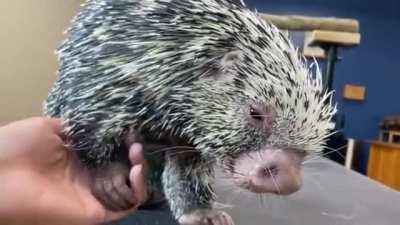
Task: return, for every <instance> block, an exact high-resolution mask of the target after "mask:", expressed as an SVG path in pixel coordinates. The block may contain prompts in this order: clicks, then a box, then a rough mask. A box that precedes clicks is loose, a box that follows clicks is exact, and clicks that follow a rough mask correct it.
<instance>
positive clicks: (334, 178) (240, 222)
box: [114, 159, 400, 225]
mask: <svg viewBox="0 0 400 225" xmlns="http://www.w3.org/2000/svg"><path fill="white" fill-rule="evenodd" d="M304 169H305V171H304V175H305V178H304V186H303V188H302V190H301V191H299V192H297V193H296V194H294V195H291V196H288V197H277V196H263V197H262V198H260V196H258V195H255V194H251V193H248V192H246V191H238V190H239V189H237V188H234V187H232V186H231V185H229V184H227V183H226V182H225V181H224V179H219V181H218V182H217V185H216V191H217V193H218V195H219V199H218V202H221V203H223V204H228V205H233V206H231V207H228V208H225V211H227V212H229V213H230V215H231V216H232V217H233V219H234V220H235V223H236V225H399V224H400V193H399V192H396V191H394V190H391V189H389V188H387V187H385V186H383V185H381V184H379V183H377V182H375V181H373V180H371V179H369V178H367V177H365V176H362V175H360V174H357V173H355V172H353V171H350V170H347V169H345V168H344V167H342V166H341V165H338V164H336V163H334V162H332V161H329V160H326V159H318V160H315V161H312V162H310V163H308V164H307V165H306V166H305V168H304ZM399 172H400V171H399ZM114 224H116V225H128V224H129V225H175V224H176V222H175V221H174V220H173V219H172V218H171V216H170V215H169V212H168V211H154V212H153V211H151V212H139V213H136V214H135V215H132V216H130V217H128V218H126V219H124V220H121V221H119V222H116V223H114Z"/></svg>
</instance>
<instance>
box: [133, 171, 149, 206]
mask: <svg viewBox="0 0 400 225" xmlns="http://www.w3.org/2000/svg"><path fill="white" fill-rule="evenodd" d="M129 178H130V181H131V187H132V189H133V192H134V195H135V197H136V199H138V200H139V203H144V202H145V201H146V200H147V189H146V182H145V179H144V175H143V165H136V166H134V167H133V168H132V169H131V172H130V175H129Z"/></svg>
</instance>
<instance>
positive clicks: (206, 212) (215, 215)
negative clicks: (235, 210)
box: [179, 209, 234, 225]
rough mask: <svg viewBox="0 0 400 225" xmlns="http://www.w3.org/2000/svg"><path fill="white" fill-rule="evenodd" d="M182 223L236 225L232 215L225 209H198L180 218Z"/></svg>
mask: <svg viewBox="0 0 400 225" xmlns="http://www.w3.org/2000/svg"><path fill="white" fill-rule="evenodd" d="M179 223H180V224H181V225H234V223H233V220H232V217H231V216H230V215H229V214H228V213H226V212H224V211H216V210H212V209H197V210H194V211H193V212H191V213H188V214H184V215H183V216H181V217H180V218H179Z"/></svg>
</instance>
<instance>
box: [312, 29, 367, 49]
mask: <svg viewBox="0 0 400 225" xmlns="http://www.w3.org/2000/svg"><path fill="white" fill-rule="evenodd" d="M360 41H361V35H360V34H359V33H347V32H337V31H325V30H315V31H313V32H312V33H311V37H310V42H309V46H322V45H325V44H332V45H337V46H340V47H354V46H357V45H359V44H360Z"/></svg>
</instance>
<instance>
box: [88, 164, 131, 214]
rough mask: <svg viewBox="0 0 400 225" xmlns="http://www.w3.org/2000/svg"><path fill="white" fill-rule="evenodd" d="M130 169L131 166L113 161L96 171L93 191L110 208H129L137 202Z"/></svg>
mask: <svg viewBox="0 0 400 225" xmlns="http://www.w3.org/2000/svg"><path fill="white" fill-rule="evenodd" d="M129 171H130V167H129V166H127V165H124V164H123V163H118V162H113V163H112V164H111V165H109V166H107V167H106V168H102V169H100V171H96V172H94V179H93V188H92V193H93V195H94V196H95V197H96V198H97V199H98V200H99V201H100V202H101V203H102V204H103V205H104V207H105V208H107V209H108V210H111V211H121V210H128V209H130V208H132V207H133V206H134V205H135V203H136V202H137V201H136V200H135V196H134V193H133V191H132V189H131V187H130V183H129Z"/></svg>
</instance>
